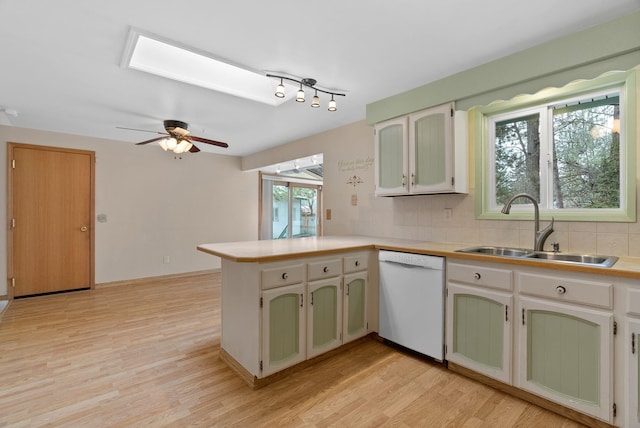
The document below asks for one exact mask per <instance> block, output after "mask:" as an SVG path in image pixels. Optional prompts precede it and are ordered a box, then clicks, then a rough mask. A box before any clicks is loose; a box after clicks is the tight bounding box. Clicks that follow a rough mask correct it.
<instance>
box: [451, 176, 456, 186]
mask: <svg viewBox="0 0 640 428" xmlns="http://www.w3.org/2000/svg"><path fill="white" fill-rule="evenodd" d="M451 185H452V186H455V185H456V178H455V177H451Z"/></svg>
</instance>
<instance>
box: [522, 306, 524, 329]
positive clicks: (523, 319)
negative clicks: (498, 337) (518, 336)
mask: <svg viewBox="0 0 640 428" xmlns="http://www.w3.org/2000/svg"><path fill="white" fill-rule="evenodd" d="M522 325H524V308H522Z"/></svg>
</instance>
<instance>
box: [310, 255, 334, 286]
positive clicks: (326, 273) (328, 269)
mask: <svg viewBox="0 0 640 428" xmlns="http://www.w3.org/2000/svg"><path fill="white" fill-rule="evenodd" d="M341 273H342V263H341V261H340V259H331V260H321V261H318V262H313V263H309V264H307V279H308V280H309V281H313V280H316V279H322V278H331V277H334V276H338V275H340V274H341Z"/></svg>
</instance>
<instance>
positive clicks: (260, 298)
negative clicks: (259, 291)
mask: <svg viewBox="0 0 640 428" xmlns="http://www.w3.org/2000/svg"><path fill="white" fill-rule="evenodd" d="M262 304H263V302H262V297H261V298H260V307H262Z"/></svg>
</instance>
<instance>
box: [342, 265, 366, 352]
mask: <svg viewBox="0 0 640 428" xmlns="http://www.w3.org/2000/svg"><path fill="white" fill-rule="evenodd" d="M343 317H344V318H343V320H344V321H343V324H344V326H343V332H342V333H343V342H344V343H346V342H349V341H351V340H354V339H357V338H359V337H362V336H364V335H366V334H367V321H368V320H367V272H358V273H353V274H350V275H345V276H344V316H343Z"/></svg>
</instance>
